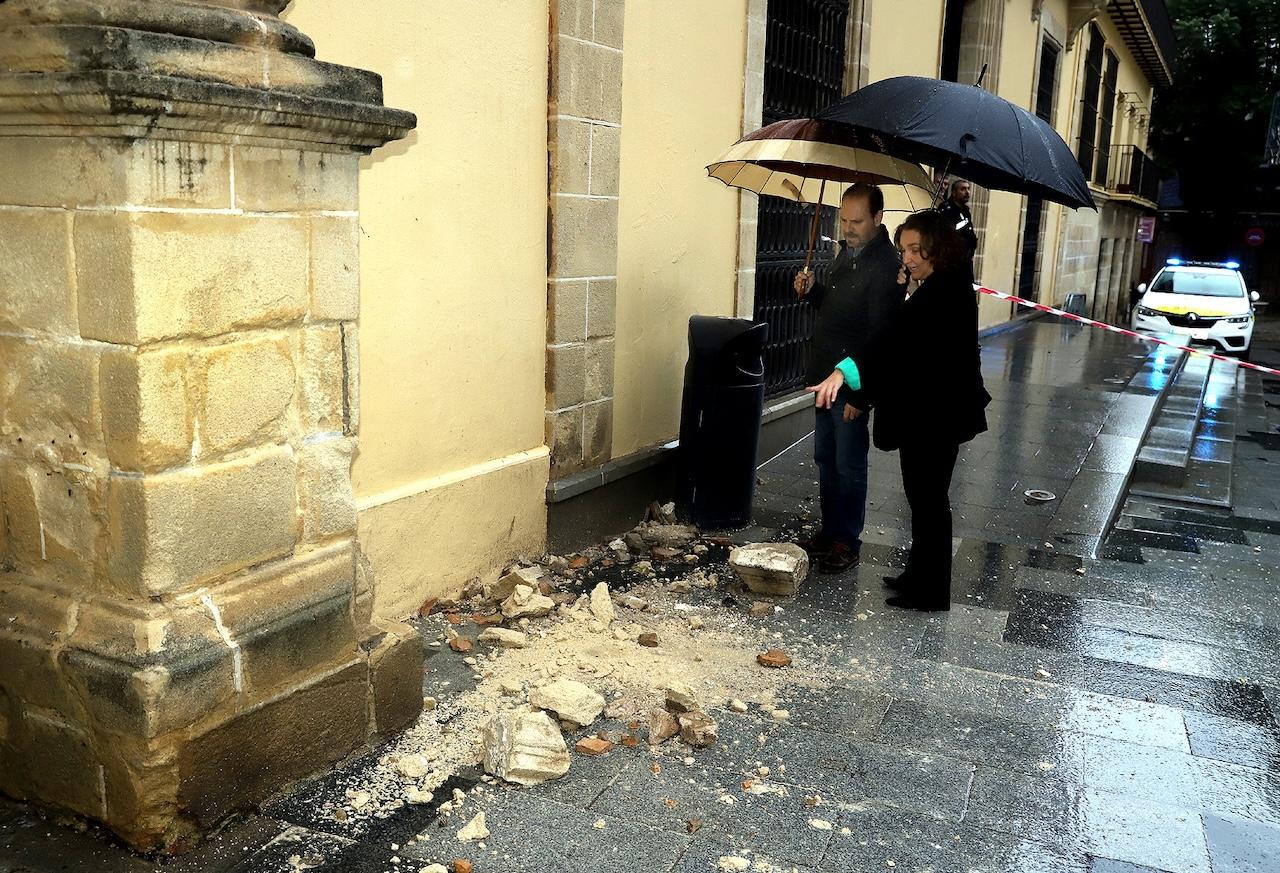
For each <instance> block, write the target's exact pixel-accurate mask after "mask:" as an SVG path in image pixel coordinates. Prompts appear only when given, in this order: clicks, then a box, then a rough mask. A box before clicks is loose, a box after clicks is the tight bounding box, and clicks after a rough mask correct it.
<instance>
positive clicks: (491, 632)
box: [480, 627, 529, 649]
mask: <svg viewBox="0 0 1280 873" xmlns="http://www.w3.org/2000/svg"><path fill="white" fill-rule="evenodd" d="M480 642H482V643H495V644H497V645H499V646H501V647H503V648H504V649H523V648H524V647H525V646H527V645H529V637H528V636H527V635H525V634H523V633H521V632H520V631H516V630H507V629H506V628H504V627H491V628H485V629H484V630H483V631H481V633H480Z"/></svg>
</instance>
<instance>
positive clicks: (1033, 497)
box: [1022, 488, 1058, 503]
mask: <svg viewBox="0 0 1280 873" xmlns="http://www.w3.org/2000/svg"><path fill="white" fill-rule="evenodd" d="M1022 496H1023V497H1025V498H1027V502H1028V503H1048V502H1049V501H1050V500H1057V499H1058V495H1056V494H1054V493H1053V492H1052V491H1044V490H1042V489H1040V488H1028V489H1027V490H1026V491H1023V492H1022Z"/></svg>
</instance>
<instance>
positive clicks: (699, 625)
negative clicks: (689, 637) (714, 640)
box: [689, 615, 707, 630]
mask: <svg viewBox="0 0 1280 873" xmlns="http://www.w3.org/2000/svg"><path fill="white" fill-rule="evenodd" d="M706 626H707V623H706V622H704V621H703V620H702V619H701V618H699V617H698V616H696V615H691V616H689V629H690V630H702V629H703V628H704V627H706Z"/></svg>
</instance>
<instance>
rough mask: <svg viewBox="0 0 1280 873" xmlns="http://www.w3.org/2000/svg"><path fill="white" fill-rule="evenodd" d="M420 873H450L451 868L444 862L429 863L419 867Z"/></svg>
mask: <svg viewBox="0 0 1280 873" xmlns="http://www.w3.org/2000/svg"><path fill="white" fill-rule="evenodd" d="M418 873H449V868H448V867H446V866H445V865H443V864H428V865H427V866H425V867H419V868H418Z"/></svg>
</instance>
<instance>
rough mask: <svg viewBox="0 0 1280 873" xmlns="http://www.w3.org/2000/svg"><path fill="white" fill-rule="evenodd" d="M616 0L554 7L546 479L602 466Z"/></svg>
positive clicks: (608, 424)
mask: <svg viewBox="0 0 1280 873" xmlns="http://www.w3.org/2000/svg"><path fill="white" fill-rule="evenodd" d="M624 6H625V2H624V0H556V2H553V3H552V7H551V8H552V18H551V78H550V85H549V87H550V94H549V97H548V131H547V133H548V147H549V150H550V153H549V164H550V167H549V169H550V180H551V184H550V189H551V202H550V214H549V216H548V230H549V232H550V238H549V240H548V253H549V263H548V265H547V273H548V283H547V284H548V287H547V405H546V410H547V412H546V438H547V445H548V446H549V447H550V450H551V476H552V478H557V477H560V476H565V475H568V474H570V473H574V472H577V471H579V470H582V469H585V468H588V467H594V466H599V465H600V464H603V463H604V462H605V461H608V460H609V458H610V455H611V450H612V443H613V361H614V333H615V330H614V313H615V304H616V300H617V285H618V276H617V272H618V167H619V147H620V143H621V134H622V24H623V11H624Z"/></svg>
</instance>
